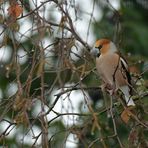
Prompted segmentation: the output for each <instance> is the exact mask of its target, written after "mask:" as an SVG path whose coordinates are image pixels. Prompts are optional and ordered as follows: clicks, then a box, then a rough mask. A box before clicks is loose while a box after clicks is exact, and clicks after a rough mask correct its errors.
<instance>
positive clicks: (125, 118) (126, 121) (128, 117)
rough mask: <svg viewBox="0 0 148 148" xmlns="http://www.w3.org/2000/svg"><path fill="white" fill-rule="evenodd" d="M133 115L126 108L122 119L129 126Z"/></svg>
mask: <svg viewBox="0 0 148 148" xmlns="http://www.w3.org/2000/svg"><path fill="white" fill-rule="evenodd" d="M131 115H132V113H131V111H130V110H129V108H126V109H125V110H124V111H123V112H122V114H121V119H122V120H123V121H124V122H125V123H126V124H127V123H128V121H129V120H130V118H131Z"/></svg>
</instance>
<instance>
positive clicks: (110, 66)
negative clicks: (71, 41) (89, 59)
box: [90, 38, 135, 107]
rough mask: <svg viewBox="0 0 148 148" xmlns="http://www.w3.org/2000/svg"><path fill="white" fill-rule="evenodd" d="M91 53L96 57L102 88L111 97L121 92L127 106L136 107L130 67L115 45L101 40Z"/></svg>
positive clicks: (96, 43)
mask: <svg viewBox="0 0 148 148" xmlns="http://www.w3.org/2000/svg"><path fill="white" fill-rule="evenodd" d="M90 52H91V54H92V55H94V56H95V57H96V69H97V72H98V74H99V76H100V78H101V79H102V82H103V84H102V85H101V88H102V89H103V90H104V89H106V90H107V91H108V92H109V94H110V95H114V94H115V93H116V92H117V91H118V90H120V91H121V92H122V93H123V95H124V98H125V102H126V105H127V106H128V107H129V106H135V103H134V101H133V99H132V98H131V96H132V95H131V92H132V83H131V76H130V73H129V67H128V64H127V61H126V60H125V59H124V58H123V57H122V56H121V54H120V53H119V52H118V49H117V47H116V45H115V43H114V42H112V41H111V40H109V39H106V38H104V39H99V40H97V41H96V42H95V45H94V47H93V48H92V49H91V51H90Z"/></svg>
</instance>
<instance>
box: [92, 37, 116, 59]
mask: <svg viewBox="0 0 148 148" xmlns="http://www.w3.org/2000/svg"><path fill="white" fill-rule="evenodd" d="M115 52H117V48H116V46H115V44H114V43H113V42H112V41H110V40H108V39H100V40H97V41H96V43H95V46H94V48H93V49H92V50H91V53H92V54H93V55H95V56H99V55H104V54H107V53H115Z"/></svg>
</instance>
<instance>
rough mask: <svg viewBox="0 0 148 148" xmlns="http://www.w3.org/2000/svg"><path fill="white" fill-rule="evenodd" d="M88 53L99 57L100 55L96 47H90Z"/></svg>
mask: <svg viewBox="0 0 148 148" xmlns="http://www.w3.org/2000/svg"><path fill="white" fill-rule="evenodd" d="M90 53H91V54H92V55H93V56H95V57H99V56H100V53H99V50H98V49H97V48H93V49H91V51H90Z"/></svg>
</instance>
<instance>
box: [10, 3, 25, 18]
mask: <svg viewBox="0 0 148 148" xmlns="http://www.w3.org/2000/svg"><path fill="white" fill-rule="evenodd" d="M22 12H23V8H22V7H21V6H20V5H19V4H18V3H15V4H12V5H10V7H9V8H8V14H9V15H10V16H12V17H14V18H17V17H19V16H20V15H21V14H22Z"/></svg>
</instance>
